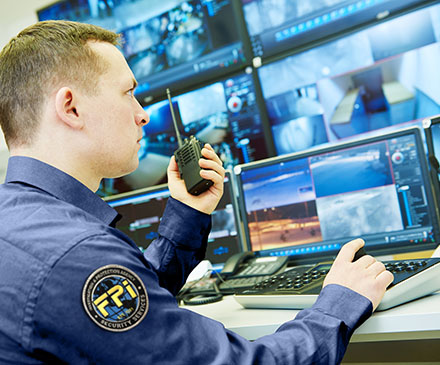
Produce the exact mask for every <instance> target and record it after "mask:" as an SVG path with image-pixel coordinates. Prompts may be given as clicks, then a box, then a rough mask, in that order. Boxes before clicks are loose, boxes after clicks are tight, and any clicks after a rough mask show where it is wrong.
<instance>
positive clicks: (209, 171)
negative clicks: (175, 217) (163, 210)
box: [167, 144, 225, 214]
mask: <svg viewBox="0 0 440 365" xmlns="http://www.w3.org/2000/svg"><path fill="white" fill-rule="evenodd" d="M202 156H203V158H201V159H200V160H199V166H200V167H201V168H202V170H201V171H200V176H201V177H202V178H204V179H207V180H211V181H213V182H214V185H212V186H211V187H210V188H209V189H208V190H206V191H205V192H204V193H202V194H200V195H198V196H195V195H191V194H190V193H188V191H187V190H186V187H185V182H184V181H183V180H182V179H181V178H180V173H179V168H178V166H177V163H176V160H175V158H174V156H173V157H171V161H170V163H169V165H168V171H167V174H168V188H169V189H170V193H171V196H172V197H173V198H174V199H176V200H179V201H181V202H182V203H185V204H186V205H189V206H190V207H192V208H194V209H197V210H198V211H200V212H203V213H206V214H211V213H212V212H213V211H214V209H215V208H216V207H217V204H218V202H219V201H220V198H221V197H222V195H223V183H224V179H225V169H224V168H223V166H222V165H223V164H222V161H221V160H220V158H219V157H218V156H217V154H216V153H215V152H214V149H213V148H212V147H211V146H210V145H209V144H205V146H204V147H203V148H202Z"/></svg>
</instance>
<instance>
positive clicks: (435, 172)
mask: <svg viewBox="0 0 440 365" xmlns="http://www.w3.org/2000/svg"><path fill="white" fill-rule="evenodd" d="M422 125H423V129H424V131H425V143H426V148H427V155H428V165H429V173H430V176H431V182H432V190H433V194H434V201H435V203H436V205H435V207H436V213H437V217H438V219H439V221H440V201H439V199H440V179H439V174H440V161H439V159H440V150H438V151H437V150H436V149H435V147H434V140H435V137H434V134H435V133H433V129H432V128H433V126H434V128H437V129H438V128H440V115H435V116H433V117H430V118H425V119H423V121H422Z"/></svg>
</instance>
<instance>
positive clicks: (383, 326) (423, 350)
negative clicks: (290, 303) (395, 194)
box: [184, 292, 440, 364]
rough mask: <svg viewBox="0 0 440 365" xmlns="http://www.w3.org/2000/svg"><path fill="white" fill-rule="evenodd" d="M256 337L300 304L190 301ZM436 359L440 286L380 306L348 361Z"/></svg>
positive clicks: (351, 348) (438, 355)
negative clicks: (390, 305)
mask: <svg viewBox="0 0 440 365" xmlns="http://www.w3.org/2000/svg"><path fill="white" fill-rule="evenodd" d="M184 308H186V309H189V310H192V311H194V312H196V313H199V314H201V315H203V316H206V317H209V318H212V319H215V320H217V321H219V322H221V323H223V324H224V326H225V327H226V328H228V329H229V330H231V331H234V332H236V333H237V334H239V335H241V336H243V337H245V338H247V339H249V340H254V339H256V338H258V337H261V336H264V335H268V334H271V333H273V332H275V330H276V329H277V328H278V327H279V326H280V325H281V324H282V323H284V322H286V321H288V320H290V319H293V318H295V316H296V314H297V313H298V312H299V311H298V310H288V309H285V310H283V309H281V310H280V309H244V308H243V307H241V306H240V305H239V304H238V303H237V302H236V301H235V300H234V298H233V297H232V296H226V297H224V298H223V300H222V301H220V302H217V303H212V304H206V305H203V306H184ZM390 360H391V361H394V362H400V363H401V362H403V361H431V362H432V361H435V362H436V363H439V364H440V292H437V293H435V294H433V295H430V296H427V297H425V298H421V299H419V300H416V301H413V302H411V303H407V304H403V305H401V306H398V307H395V308H392V309H389V310H386V311H382V312H375V313H374V314H373V315H372V316H371V317H370V318H369V319H368V320H367V321H366V322H365V323H364V324H363V325H362V326H360V327H359V328H358V329H357V330H356V331H355V333H354V335H353V337H352V339H351V342H350V345H349V347H348V350H347V354H346V356H345V357H344V363H362V362H364V363H365V362H373V361H390Z"/></svg>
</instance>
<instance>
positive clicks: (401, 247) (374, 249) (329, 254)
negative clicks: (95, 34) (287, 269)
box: [234, 127, 440, 264]
mask: <svg viewBox="0 0 440 365" xmlns="http://www.w3.org/2000/svg"><path fill="white" fill-rule="evenodd" d="M408 135H413V136H414V137H415V140H416V145H417V154H418V156H419V160H420V168H421V170H422V171H421V174H422V176H423V177H424V191H425V192H426V196H427V201H428V207H427V208H428V212H429V216H430V220H431V224H432V237H430V238H429V239H428V240H427V241H426V242H419V243H417V244H411V243H410V242H411V240H410V239H409V238H408V240H407V241H406V242H405V244H403V243H402V242H400V241H399V242H398V243H395V244H391V243H390V244H388V245H386V247H384V246H383V245H380V244H378V243H376V244H371V243H370V242H369V241H368V238H366V251H367V252H368V253H369V254H372V255H375V256H383V255H393V254H397V253H404V252H413V251H423V250H430V249H433V248H435V247H436V246H437V244H436V242H437V240H438V238H439V236H440V231H439V221H438V216H437V212H436V205H435V201H434V195H433V192H432V189H431V185H430V178H429V171H428V165H427V160H426V154H425V149H424V144H423V141H422V138H421V129H420V128H419V127H410V128H405V129H401V130H398V131H394V132H391V133H386V134H382V135H378V136H374V137H368V138H362V139H356V140H351V141H349V142H343V143H338V144H333V145H329V146H326V147H320V148H313V149H310V150H307V151H302V152H298V153H293V154H288V155H283V156H278V157H274V158H270V159H266V160H261V161H257V162H253V163H249V164H244V165H237V166H236V167H235V169H234V173H235V175H236V179H237V186H238V188H239V190H238V201H239V207H240V214H241V220H242V222H243V230H244V237H245V242H246V244H247V249H248V250H252V246H251V240H250V232H249V227H248V223H247V218H246V217H247V213H246V206H245V201H244V190H243V181H242V178H241V174H242V172H243V171H252V170H253V169H256V168H261V167H266V166H274V165H277V164H282V163H284V162H289V161H296V160H300V159H303V158H308V157H314V156H318V155H323V154H326V153H332V152H337V151H339V150H345V149H347V148H352V147H356V146H362V145H365V144H370V143H375V142H381V141H383V140H385V139H388V138H394V137H401V136H408ZM352 238H356V237H352ZM352 238H348V239H347V240H345V239H344V238H342V239H341V240H339V239H338V241H342V242H340V244H339V245H335V244H333V248H331V247H332V246H331V241H330V244H328V247H329V249H327V250H326V251H321V252H316V253H310V252H307V251H306V246H305V245H302V246H298V247H302V248H304V254H302V253H295V255H294V256H291V258H290V259H291V261H292V262H293V263H295V264H303V263H313V262H317V261H325V260H333V259H334V258H335V256H336V254H337V252H338V251H339V249H340V246H341V244H343V243H345V242H347V241H348V240H349V239H352ZM344 240H345V241H344ZM320 243H323V244H326V242H325V241H322V242H320ZM292 247H294V248H296V247H297V246H286V247H282V248H278V249H273V250H264V249H263V250H261V251H256V255H259V256H268V255H272V256H282V255H286V254H287V255H288V253H286V252H288V250H290V249H291V248H292ZM283 251H284V253H283Z"/></svg>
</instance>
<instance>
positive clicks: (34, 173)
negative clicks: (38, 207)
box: [5, 156, 118, 225]
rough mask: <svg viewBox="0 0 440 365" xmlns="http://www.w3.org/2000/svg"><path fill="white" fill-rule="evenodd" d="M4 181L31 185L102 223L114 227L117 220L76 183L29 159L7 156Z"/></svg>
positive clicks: (89, 191)
mask: <svg viewBox="0 0 440 365" xmlns="http://www.w3.org/2000/svg"><path fill="white" fill-rule="evenodd" d="M5 182H6V183H13V182H19V183H25V184H28V185H32V186H35V187H36V188H38V189H41V190H44V191H45V192H47V193H49V194H51V195H53V196H55V197H56V198H58V199H60V200H63V201H65V202H67V203H70V204H72V205H74V206H76V207H78V208H80V209H82V210H84V211H86V212H87V213H89V214H92V215H94V216H95V217H97V218H98V219H100V220H101V221H103V222H104V223H105V224H109V225H114V223H116V220H117V219H118V213H117V212H116V211H115V210H114V209H113V208H112V207H110V206H109V205H108V204H107V203H106V202H105V201H103V200H102V199H101V198H100V197H99V196H98V195H97V194H95V193H94V192H93V191H91V190H90V189H89V188H87V187H86V186H85V185H83V184H82V183H80V182H79V181H78V180H76V179H75V178H73V177H72V176H70V175H68V174H66V173H65V172H63V171H61V170H58V169H57V168H55V167H53V166H51V165H48V164H46V163H44V162H42V161H39V160H36V159H34V158H31V157H24V156H12V157H10V158H9V161H8V169H7V173H6V179H5Z"/></svg>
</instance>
